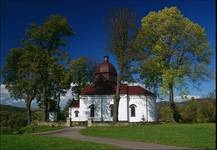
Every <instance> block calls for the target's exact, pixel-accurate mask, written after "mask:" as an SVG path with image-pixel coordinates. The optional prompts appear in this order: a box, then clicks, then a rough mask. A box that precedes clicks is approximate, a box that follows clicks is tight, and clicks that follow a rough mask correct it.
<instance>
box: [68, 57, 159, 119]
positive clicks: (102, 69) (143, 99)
mask: <svg viewBox="0 0 217 150" xmlns="http://www.w3.org/2000/svg"><path fill="white" fill-rule="evenodd" d="M101 79H103V81H106V83H110V85H113V86H108V87H106V86H102V89H103V90H100V89H99V88H97V87H96V86H94V85H87V86H86V87H84V88H83V89H82V91H81V95H80V97H79V100H73V101H72V103H71V106H70V107H69V119H70V121H71V122H74V123H76V122H86V121H88V120H92V121H94V122H110V121H112V120H113V104H114V102H113V100H114V99H113V97H114V94H115V89H116V80H117V72H116V69H115V67H114V66H113V65H112V64H111V63H109V58H108V56H105V57H104V62H103V63H102V64H100V65H98V66H97V68H96V73H95V80H96V81H97V80H101ZM99 83H100V82H99ZM118 120H119V121H120V122H155V121H156V120H157V114H156V96H155V95H154V94H153V93H151V92H149V91H148V90H146V89H145V88H144V87H142V86H141V85H139V84H122V85H121V86H120V101H119V112H118Z"/></svg>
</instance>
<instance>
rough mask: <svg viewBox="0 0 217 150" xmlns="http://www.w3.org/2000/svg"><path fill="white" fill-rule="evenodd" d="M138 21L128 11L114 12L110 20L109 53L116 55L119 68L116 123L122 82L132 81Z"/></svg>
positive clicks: (115, 97)
mask: <svg viewBox="0 0 217 150" xmlns="http://www.w3.org/2000/svg"><path fill="white" fill-rule="evenodd" d="M136 21H137V18H136V15H135V13H134V12H132V11H130V10H128V9H117V10H114V11H113V12H112V13H111V16H110V18H109V27H110V30H109V32H110V35H111V38H110V48H109V51H110V52H111V53H112V54H114V55H115V57H116V59H117V63H118V68H119V74H118V77H117V87H116V93H115V96H114V112H113V121H114V122H117V121H118V108H119V101H120V84H121V81H124V80H125V81H128V80H131V79H132V76H131V73H129V72H130V69H129V68H130V64H131V62H132V60H133V58H134V56H135V53H133V52H135V49H134V42H135V37H136V34H137V25H136Z"/></svg>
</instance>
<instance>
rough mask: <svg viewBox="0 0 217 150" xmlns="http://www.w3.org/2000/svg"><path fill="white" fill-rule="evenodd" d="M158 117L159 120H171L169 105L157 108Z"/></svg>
mask: <svg viewBox="0 0 217 150" xmlns="http://www.w3.org/2000/svg"><path fill="white" fill-rule="evenodd" d="M158 117H159V121H160V122H172V121H173V119H172V111H171V109H170V107H169V106H166V107H161V108H159V109H158Z"/></svg>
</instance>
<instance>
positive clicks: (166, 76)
mask: <svg viewBox="0 0 217 150" xmlns="http://www.w3.org/2000/svg"><path fill="white" fill-rule="evenodd" d="M141 23H142V27H141V30H140V32H139V34H138V35H137V42H138V43H137V48H139V49H142V51H143V52H144V53H145V56H146V59H143V60H141V65H140V68H139V70H140V72H141V77H142V78H143V79H144V81H145V83H146V84H147V85H153V86H161V87H162V88H161V90H162V93H163V94H164V95H166V94H167V92H169V98H170V99H169V100H170V102H171V108H172V111H173V118H174V119H175V121H179V117H177V116H179V114H178V111H177V109H176V107H175V104H174V96H173V90H174V88H178V89H179V91H181V93H185V94H186V92H188V90H187V87H188V83H190V82H192V83H199V82H200V81H201V80H205V79H207V78H210V76H211V73H210V72H211V71H210V70H209V67H207V66H208V64H209V63H210V56H211V50H210V49H209V46H208V41H207V37H206V33H205V30H204V29H203V28H202V27H201V26H200V25H198V24H196V23H194V22H192V21H191V20H190V19H188V18H186V17H184V16H183V15H182V14H181V12H180V11H179V10H178V9H177V8H176V7H171V8H164V9H163V10H160V11H158V12H150V13H149V14H148V15H147V16H145V17H144V18H143V19H142V21H141Z"/></svg>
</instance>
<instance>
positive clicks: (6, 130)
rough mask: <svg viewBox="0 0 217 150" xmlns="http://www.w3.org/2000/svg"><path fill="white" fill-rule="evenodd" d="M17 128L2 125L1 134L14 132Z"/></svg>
mask: <svg viewBox="0 0 217 150" xmlns="http://www.w3.org/2000/svg"><path fill="white" fill-rule="evenodd" d="M14 131H15V129H13V128H10V127H1V134H12V133H13V132H14Z"/></svg>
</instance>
